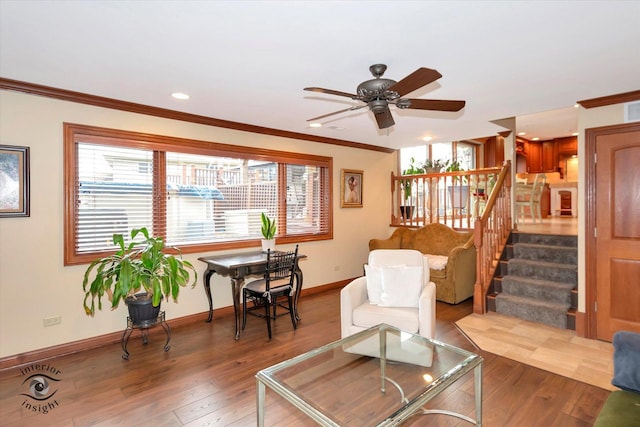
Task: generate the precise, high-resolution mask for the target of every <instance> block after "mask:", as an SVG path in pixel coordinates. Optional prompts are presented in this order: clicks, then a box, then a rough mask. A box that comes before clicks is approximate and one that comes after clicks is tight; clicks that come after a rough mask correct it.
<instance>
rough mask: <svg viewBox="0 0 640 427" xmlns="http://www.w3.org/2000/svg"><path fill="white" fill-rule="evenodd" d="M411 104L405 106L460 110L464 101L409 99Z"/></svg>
mask: <svg viewBox="0 0 640 427" xmlns="http://www.w3.org/2000/svg"><path fill="white" fill-rule="evenodd" d="M409 101H411V105H410V106H408V107H406V108H412V109H414V110H436V111H460V110H462V109H463V108H464V106H465V104H466V101H447V100H442V99H410V100H409Z"/></svg>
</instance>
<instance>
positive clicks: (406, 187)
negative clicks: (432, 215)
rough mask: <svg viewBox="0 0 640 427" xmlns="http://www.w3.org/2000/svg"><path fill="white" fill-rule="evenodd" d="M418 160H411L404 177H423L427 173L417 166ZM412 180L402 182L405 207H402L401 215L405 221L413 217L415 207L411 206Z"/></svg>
mask: <svg viewBox="0 0 640 427" xmlns="http://www.w3.org/2000/svg"><path fill="white" fill-rule="evenodd" d="M415 162H416V159H414V158H413V157H411V159H409V167H408V168H407V169H405V170H403V171H402V175H421V174H424V173H425V170H424V167H422V166H418V165H416V164H415ZM412 181H413V180H412V179H403V180H401V181H400V185H401V186H402V191H403V199H402V200H403V202H404V205H402V206H400V214H401V215H402V217H403V218H405V219H410V218H411V217H412V215H413V206H412V205H411V204H410V199H411V183H412Z"/></svg>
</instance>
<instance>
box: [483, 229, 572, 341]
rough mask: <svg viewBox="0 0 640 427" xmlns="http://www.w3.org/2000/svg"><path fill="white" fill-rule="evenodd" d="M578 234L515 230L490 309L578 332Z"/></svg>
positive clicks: (489, 304) (497, 279) (498, 272)
mask: <svg viewBox="0 0 640 427" xmlns="http://www.w3.org/2000/svg"><path fill="white" fill-rule="evenodd" d="M577 256H578V237H577V236H566V235H564V236H561V235H549V234H529V233H520V232H513V233H512V234H511V237H510V242H509V243H508V244H507V246H506V248H505V250H504V252H503V254H502V258H501V260H500V264H499V266H498V268H497V269H496V274H495V276H494V278H493V291H492V292H490V293H489V296H488V298H487V307H488V309H489V310H490V311H495V312H497V313H500V314H504V315H507V316H512V317H518V318H520V319H524V320H529V321H532V322H538V323H544V324H547V325H550V326H554V327H557V328H562V329H571V330H575V312H576V308H577V300H578V298H577V286H578V268H577Z"/></svg>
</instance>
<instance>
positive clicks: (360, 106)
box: [307, 104, 367, 122]
mask: <svg viewBox="0 0 640 427" xmlns="http://www.w3.org/2000/svg"><path fill="white" fill-rule="evenodd" d="M366 106H367V105H366V104H365V105H356V106H354V107H349V108H345V109H344V110H339V111H334V112H333V113H329V114H323V115H322V116H318V117H313V118H311V119H307V121H308V122H312V121H314V120H319V119H324V118H325V117H329V116H333V115H334V114H340V113H344V112H345V111H352V110H359V109H360V108H364V107H366Z"/></svg>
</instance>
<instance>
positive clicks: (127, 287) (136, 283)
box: [82, 228, 198, 324]
mask: <svg viewBox="0 0 640 427" xmlns="http://www.w3.org/2000/svg"><path fill="white" fill-rule="evenodd" d="M138 235H141V236H142V237H143V239H142V240H138V241H136V240H135V239H136V237H137V236H138ZM113 244H114V245H116V246H117V248H118V249H117V250H116V252H115V253H113V254H111V255H108V256H106V257H103V258H100V259H97V260H95V261H93V262H92V263H91V264H90V265H89V267H87V270H86V272H85V274H84V280H83V282H82V289H83V290H84V291H85V296H84V303H83V306H84V310H85V312H86V313H87V315H89V316H93V315H94V314H95V310H96V300H97V306H98V309H99V310H101V309H102V297H103V296H105V295H106V296H107V298H108V300H109V301H111V308H112V309H115V308H116V307H117V306H118V304H119V303H120V301H121V300H124V301H125V303H126V304H127V306H128V308H129V316H130V317H131V320H132V321H133V322H134V323H135V324H140V323H143V322H149V321H153V320H154V319H156V318H157V316H158V313H159V311H160V302H161V301H162V299H163V298H166V299H167V300H169V297H170V296H171V297H172V298H173V300H174V301H177V299H178V294H179V293H180V288H181V287H184V286H186V285H187V284H188V283H189V282H190V278H191V274H190V273H193V283H192V285H191V287H192V288H193V287H194V286H195V285H196V279H197V276H198V274H197V272H196V270H195V269H194V268H193V265H192V264H191V263H190V262H189V261H186V260H183V259H182V256H181V255H180V254H179V250H178V249H177V248H175V247H167V246H165V243H164V239H162V238H161V237H151V236H149V232H148V231H147V229H146V228H138V229H133V230H131V242H130V243H128V244H126V243H125V240H124V236H123V235H122V234H114V235H113ZM169 248H170V249H174V250H176V251H178V255H172V254H166V253H164V250H165V249H169ZM141 291H142V292H141ZM145 312H146V313H145Z"/></svg>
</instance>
